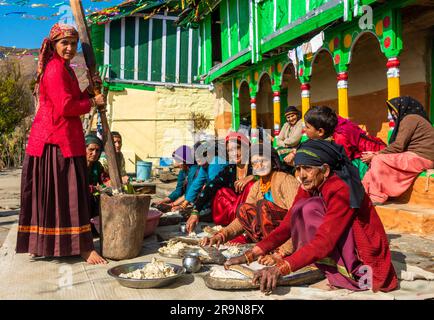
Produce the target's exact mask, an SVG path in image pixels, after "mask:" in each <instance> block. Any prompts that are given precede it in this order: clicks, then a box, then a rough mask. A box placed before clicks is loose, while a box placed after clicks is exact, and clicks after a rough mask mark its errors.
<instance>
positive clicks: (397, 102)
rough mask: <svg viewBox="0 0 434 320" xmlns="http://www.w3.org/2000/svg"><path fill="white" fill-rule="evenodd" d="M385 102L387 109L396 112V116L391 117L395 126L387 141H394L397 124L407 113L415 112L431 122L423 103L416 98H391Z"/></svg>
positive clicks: (397, 128)
mask: <svg viewBox="0 0 434 320" xmlns="http://www.w3.org/2000/svg"><path fill="white" fill-rule="evenodd" d="M386 104H387V108H388V109H389V111H391V110H393V111H395V112H396V113H397V114H398V118H396V119H395V118H394V119H393V120H395V128H394V129H393V132H392V135H391V136H390V140H389V143H392V142H394V141H395V139H396V136H397V135H398V131H399V125H400V123H401V121H402V119H404V118H405V117H406V116H408V115H409V114H417V115H418V116H421V117H422V118H424V119H425V120H426V121H428V122H429V123H431V122H430V121H429V118H428V116H427V114H426V112H425V110H424V108H423V105H422V104H421V103H420V102H419V101H417V100H416V99H414V98H412V97H410V96H403V97H398V98H393V99H391V100H387V101H386Z"/></svg>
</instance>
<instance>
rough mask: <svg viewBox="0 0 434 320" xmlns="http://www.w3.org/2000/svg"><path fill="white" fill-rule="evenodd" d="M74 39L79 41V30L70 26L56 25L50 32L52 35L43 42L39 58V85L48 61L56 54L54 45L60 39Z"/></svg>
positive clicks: (37, 80) (37, 79) (37, 78)
mask: <svg viewBox="0 0 434 320" xmlns="http://www.w3.org/2000/svg"><path fill="white" fill-rule="evenodd" d="M68 37H74V38H77V39H78V32H77V30H76V29H75V28H74V27H73V26H70V25H68V24H60V23H56V24H55V25H54V26H53V27H52V28H51V30H50V35H49V36H48V38H45V39H44V42H42V46H41V49H40V50H39V57H38V73H37V77H36V82H37V83H39V81H40V80H41V76H42V74H43V73H44V70H45V67H46V66H47V63H48V61H50V59H51V57H52V56H53V54H54V52H55V51H54V43H55V42H56V41H58V40H60V39H63V38H68Z"/></svg>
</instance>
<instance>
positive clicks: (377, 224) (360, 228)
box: [226, 140, 398, 291]
mask: <svg viewBox="0 0 434 320" xmlns="http://www.w3.org/2000/svg"><path fill="white" fill-rule="evenodd" d="M295 165H296V174H297V179H298V180H299V181H300V182H301V186H300V188H299V191H298V194H297V196H296V197H295V200H294V204H293V206H292V208H291V210H290V213H289V214H287V215H286V216H285V218H284V219H283V221H282V222H281V224H280V225H279V227H277V228H276V229H275V230H274V231H273V232H272V233H271V234H270V235H269V236H268V237H266V238H265V239H263V240H262V241H260V242H259V243H258V244H257V245H256V246H255V247H254V248H253V249H252V250H251V251H248V252H247V253H246V254H245V255H244V256H242V257H236V258H232V259H230V260H228V261H227V262H226V265H231V264H236V263H245V262H247V263H250V262H251V261H253V260H254V259H256V258H257V257H259V256H261V255H264V254H266V253H267V252H270V251H271V250H273V249H275V248H276V247H278V246H279V245H281V244H282V243H284V242H285V241H287V240H288V238H289V237H291V238H292V243H293V246H294V250H295V251H294V253H293V254H291V255H290V256H287V257H285V258H284V259H282V260H280V261H278V262H277V264H276V265H275V266H273V267H269V268H264V269H262V270H260V271H258V272H256V274H255V277H254V281H255V282H256V281H260V287H261V290H263V291H270V290H272V289H274V287H275V286H276V282H277V279H278V278H279V277H280V276H283V275H287V274H290V273H291V272H294V271H297V270H299V269H301V268H303V267H305V266H308V265H310V264H312V263H315V264H316V266H317V267H318V268H319V269H321V270H322V271H324V272H325V275H326V277H327V281H328V282H329V285H330V286H333V287H338V288H346V289H349V290H366V289H372V290H373V291H378V290H381V291H391V290H394V289H395V288H396V287H397V285H398V280H397V276H396V273H395V270H394V268H393V265H392V262H391V256H390V250H389V244H388V241H387V236H386V233H385V231H384V227H383V225H382V223H381V220H380V218H379V217H378V214H377V212H376V211H375V207H374V206H373V205H372V203H371V201H370V200H369V197H368V196H367V195H366V194H365V192H364V190H363V186H362V184H361V183H360V179H359V176H358V172H357V169H356V168H355V167H354V166H352V165H351V163H350V161H349V159H348V158H347V157H346V156H345V154H344V153H343V148H342V147H340V146H337V145H336V144H334V143H333V142H329V141H324V140H309V141H307V142H305V143H303V144H302V145H301V146H300V147H299V149H298V150H297V153H296V156H295Z"/></svg>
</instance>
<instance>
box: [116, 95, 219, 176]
mask: <svg viewBox="0 0 434 320" xmlns="http://www.w3.org/2000/svg"><path fill="white" fill-rule="evenodd" d="M215 100H216V99H215V97H214V94H213V93H211V92H210V91H209V90H208V89H196V88H174V89H167V88H163V87H157V88H156V90H155V91H146V90H137V89H125V91H122V92H110V93H109V98H108V103H109V107H108V118H109V123H110V126H111V130H114V131H119V132H120V133H121V135H122V138H123V147H122V151H123V153H124V156H125V161H126V170H127V172H131V173H132V172H135V162H136V161H137V160H144V161H152V162H153V163H154V165H158V163H159V159H158V158H159V157H171V154H172V152H173V151H174V150H175V149H176V148H177V147H178V146H180V145H181V144H187V145H193V133H192V128H193V126H192V122H191V121H188V120H186V119H189V114H190V112H192V111H194V112H202V113H204V114H205V115H206V116H207V117H208V119H212V121H211V124H210V126H209V128H208V130H207V133H208V134H212V133H214V118H215V113H214V106H215Z"/></svg>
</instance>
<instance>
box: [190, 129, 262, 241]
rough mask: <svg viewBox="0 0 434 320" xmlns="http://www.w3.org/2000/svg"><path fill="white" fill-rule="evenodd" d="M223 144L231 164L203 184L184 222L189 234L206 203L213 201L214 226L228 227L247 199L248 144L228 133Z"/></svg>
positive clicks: (250, 181)
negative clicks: (203, 186) (237, 210)
mask: <svg viewBox="0 0 434 320" xmlns="http://www.w3.org/2000/svg"><path fill="white" fill-rule="evenodd" d="M225 140H226V150H227V153H228V158H229V162H230V164H229V165H228V166H226V167H225V168H224V169H223V170H222V171H221V172H220V173H219V174H218V175H217V176H216V177H215V178H214V179H213V180H211V181H210V182H208V183H207V184H206V186H205V188H204V189H203V191H202V192H201V193H200V194H199V197H198V198H197V200H196V201H195V202H194V206H193V211H192V213H191V215H190V218H189V219H188V220H187V231H188V232H192V231H194V229H195V227H196V225H197V224H198V223H199V213H200V212H201V211H202V209H203V207H204V206H205V204H206V203H207V202H208V201H210V200H211V201H212V211H211V212H212V220H213V222H214V223H215V224H221V225H228V224H230V223H231V222H232V221H233V220H234V219H235V216H236V213H235V212H236V209H237V207H238V206H239V205H240V204H242V203H244V202H245V201H246V199H247V195H248V194H249V191H250V188H251V186H252V184H253V180H254V176H253V175H252V167H251V166H250V164H249V161H248V160H249V158H248V153H249V146H250V141H249V139H248V138H247V137H246V136H245V135H243V134H241V133H236V132H231V133H229V134H228V135H227V136H226V139H225Z"/></svg>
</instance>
